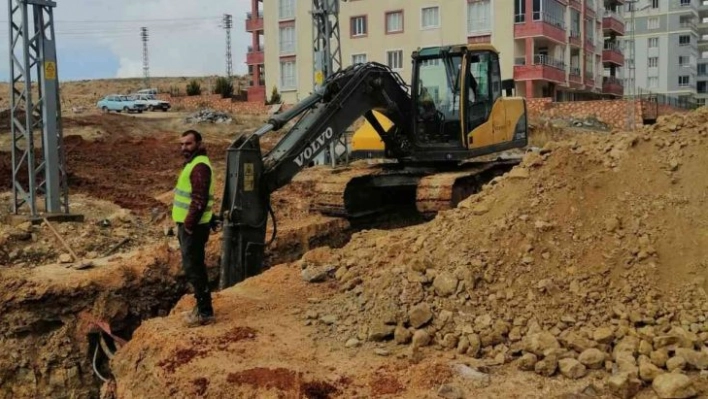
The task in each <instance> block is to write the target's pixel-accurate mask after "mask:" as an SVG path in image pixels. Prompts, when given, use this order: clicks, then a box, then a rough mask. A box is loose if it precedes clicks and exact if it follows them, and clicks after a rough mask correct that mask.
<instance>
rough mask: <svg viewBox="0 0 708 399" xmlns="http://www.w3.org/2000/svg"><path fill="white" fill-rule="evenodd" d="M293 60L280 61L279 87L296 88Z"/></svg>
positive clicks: (283, 88)
mask: <svg viewBox="0 0 708 399" xmlns="http://www.w3.org/2000/svg"><path fill="white" fill-rule="evenodd" d="M296 71H297V68H296V67H295V61H281V62H280V89H281V90H292V89H295V88H297V79H296Z"/></svg>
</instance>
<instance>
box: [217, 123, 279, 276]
mask: <svg viewBox="0 0 708 399" xmlns="http://www.w3.org/2000/svg"><path fill="white" fill-rule="evenodd" d="M262 174H263V157H262V155H261V150H260V144H259V136H258V135H255V134H254V135H250V136H249V137H245V136H241V137H239V138H238V139H237V140H236V141H235V142H234V143H232V145H231V146H230V147H229V149H228V152H227V156H226V179H225V186H224V195H223V197H222V204H221V210H222V214H221V217H222V219H223V243H222V246H223V247H222V257H221V278H220V283H219V286H220V288H221V289H224V288H228V287H231V286H233V285H234V284H237V283H239V282H241V281H243V280H245V279H246V278H248V277H252V276H255V275H257V274H260V273H261V272H262V268H263V257H264V252H265V235H266V226H267V221H268V209H269V202H270V193H268V192H266V191H265V190H264V187H263V184H262V179H261V176H262Z"/></svg>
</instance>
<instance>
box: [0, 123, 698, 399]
mask: <svg viewBox="0 0 708 399" xmlns="http://www.w3.org/2000/svg"><path fill="white" fill-rule="evenodd" d="M188 114H189V113H188V112H185V113H181V112H168V113H150V114H142V115H122V114H120V115H117V114H109V115H102V114H97V113H93V112H89V113H84V114H81V115H70V116H67V117H65V118H64V136H65V144H66V149H67V166H68V170H69V174H70V175H69V184H70V192H71V198H70V203H71V213H76V214H81V215H84V218H85V220H84V221H83V222H64V223H59V222H50V223H51V225H47V224H44V223H37V224H32V223H28V222H24V221H22V219H17V218H8V219H5V217H6V216H8V215H10V214H11V213H12V212H11V209H9V208H8V207H7V206H5V205H3V207H2V208H0V213H2V214H1V215H0V217H3V220H8V222H4V223H2V224H1V225H0V265H2V266H1V267H2V270H1V272H0V281H1V283H0V284H1V286H2V287H3V288H4V289H3V290H2V291H0V397H3V398H5V397H7V398H11V397H12V398H20V397H56V398H64V397H77V398H92V397H102V398H194V397H209V398H222V397H224V398H226V397H229V398H233V397H243V398H270V397H272V398H339V397H341V398H372V397H375V398H501V397H503V398H612V397H625V398H630V397H636V398H656V397H660V398H664V397H666V398H668V397H672V398H679V397H680V398H683V397H706V395H707V394H708V377H707V375H706V370H707V369H708V348H706V347H705V344H706V343H708V321H707V320H706V318H707V317H708V302H707V301H706V292H705V289H706V288H707V287H708V286H707V285H706V279H705V276H706V256H705V254H706V250H705V248H708V246H707V245H708V234H706V220H708V219H707V218H706V216H708V210H706V209H708V208H706V206H705V205H706V204H705V202H706V194H705V192H706V188H707V187H708V177H707V176H708V175H706V174H705V171H704V165H705V164H706V161H708V156H707V155H706V153H707V152H706V148H707V147H708V141H707V140H708V139H707V137H706V135H707V134H708V113H706V112H705V111H700V110H699V111H696V112H694V113H690V114H686V115H685V116H683V115H673V116H670V117H665V118H662V119H661V120H660V121H659V123H658V124H657V125H655V126H649V127H645V128H644V129H642V130H640V131H637V132H628V133H623V132H617V131H615V132H608V131H593V130H591V129H570V128H558V127H550V126H549V127H538V128H535V129H533V132H532V137H531V144H532V147H534V149H535V150H532V151H529V153H528V154H527V155H526V156H525V158H524V162H523V163H522V164H521V165H520V166H518V167H516V168H515V169H513V170H512V171H511V172H509V173H508V174H507V175H505V176H503V177H501V178H497V179H495V180H494V181H492V182H491V183H490V184H488V185H487V186H486V187H485V189H484V190H483V191H482V192H481V193H479V194H476V195H474V196H472V197H470V199H468V200H466V201H464V202H463V203H461V204H460V206H459V207H458V208H456V209H452V210H449V211H445V212H442V213H440V214H438V216H437V217H436V218H435V219H434V220H431V221H427V222H421V221H419V220H415V221H411V222H406V221H405V220H404V221H401V220H395V219H391V220H379V221H377V222H376V223H375V224H372V225H370V226H364V227H362V226H358V227H356V228H355V227H353V226H350V225H349V224H348V223H347V222H346V221H344V220H342V219H337V218H332V217H325V216H322V215H319V214H317V213H315V212H312V211H311V210H310V205H311V204H312V202H313V201H314V200H315V198H313V197H312V195H311V191H310V190H311V188H312V184H314V182H316V180H317V179H316V176H317V175H318V173H323V171H322V168H315V169H313V170H306V171H304V172H303V173H302V174H301V175H300V176H298V177H297V178H296V179H295V181H294V182H293V184H291V185H288V186H287V187H285V188H283V189H282V190H279V191H278V192H276V193H275V195H274V197H273V209H274V211H275V214H276V219H277V222H278V224H277V230H278V234H277V238H276V240H275V241H274V243H273V245H271V246H270V247H269V248H268V250H267V264H268V266H269V268H268V270H266V271H265V272H264V273H263V274H262V275H260V276H257V277H253V278H250V279H248V280H247V281H245V282H243V283H241V284H238V285H236V286H234V287H232V288H229V289H226V290H224V291H218V292H215V293H214V306H215V311H216V318H217V319H216V323H215V324H212V325H208V326H203V327H199V328H193V329H190V328H186V327H185V326H184V325H183V321H182V313H183V312H185V311H189V310H190V309H191V308H192V306H193V305H194V302H193V298H192V296H191V294H190V291H189V290H190V289H189V287H188V285H187V284H186V282H185V280H184V276H183V275H182V273H181V270H180V256H179V250H178V244H177V240H176V238H175V237H174V236H173V235H170V234H168V230H169V228H170V226H171V225H172V224H171V222H170V219H169V209H170V202H171V191H172V188H173V186H174V181H175V178H176V174H177V173H178V171H179V169H180V167H181V162H182V160H181V156H180V154H179V147H178V146H177V140H178V137H179V132H181V131H183V130H185V129H187V128H189V127H193V128H196V129H198V130H199V131H201V132H202V133H203V134H204V136H205V140H206V143H207V148H208V151H209V154H210V155H211V157H212V160H213V163H214V164H215V170H216V176H217V185H218V188H217V197H218V198H217V201H216V203H217V206H219V205H220V202H219V201H220V197H221V187H222V185H223V183H224V182H223V175H224V160H225V154H226V148H227V146H228V145H229V143H230V142H231V141H232V140H233V139H234V138H236V137H237V136H238V135H239V134H240V133H244V132H250V131H252V130H253V129H254V128H255V127H257V126H259V125H260V124H261V123H262V122H263V120H264V119H265V115H263V116H262V117H254V116H238V115H236V116H235V120H234V122H233V123H231V124H198V125H188V124H185V122H184V118H185V116H187V115H188ZM5 123H6V122H5V121H0V151H1V152H0V185H1V186H0V192H2V198H0V200H1V201H2V202H3V203H4V204H8V205H9V204H10V203H11V193H10V189H11V186H10V181H11V169H10V165H11V161H10V156H9V152H8V149H9V141H10V138H9V135H8V134H7V130H6V127H5V125H4V124H5ZM278 137H279V136H278V135H277V134H274V135H272V137H271V138H268V139H266V140H265V141H264V146H265V148H269V147H271V146H272V145H273V144H274V143H275V142H276V141H277V139H278ZM352 167H354V168H361V167H366V162H360V163H357V164H355V165H354V166H352ZM10 220H11V222H10ZM407 224H408V226H406V225H407ZM52 228H54V229H56V232H57V234H58V235H59V236H60V237H61V239H60V238H59V237H57V234H55V233H54V232H53V230H52ZM220 236H221V235H220V233H214V234H212V236H211V238H210V241H209V244H208V257H207V263H208V266H209V267H210V277H211V280H212V282H214V283H215V282H216V281H217V280H218V262H219V259H218V257H219V252H220V250H221V247H220ZM62 240H63V242H64V243H66V245H65V244H64V243H63V242H62ZM66 246H68V247H69V248H70V249H71V250H69V249H67V248H66ZM71 251H73V252H74V253H75V254H76V255H77V256H78V258H80V260H81V261H80V262H77V261H75V259H72V256H71V254H70V252H71ZM89 262H90V265H89V266H88V267H85V268H82V267H77V266H81V265H82V264H83V265H84V266H85V265H86V264H88V263H89ZM101 331H103V332H104V333H103V335H104V337H106V336H108V335H109V334H107V332H110V334H112V335H113V336H114V337H115V340H116V341H112V340H111V342H109V343H108V345H109V346H110V347H113V345H116V346H119V348H117V349H116V348H113V349H116V350H115V351H114V352H115V355H113V357H112V359H108V358H107V355H106V354H105V353H106V351H105V350H104V348H101V345H99V344H98V341H97V339H96V337H97V336H98V334H99V333H100V332H101ZM121 339H122V340H125V341H127V342H126V343H125V344H124V345H118V344H117V342H118V341H119V340H121ZM109 349H111V348H109ZM108 352H113V350H109V351H108ZM94 355H96V358H95V359H94ZM94 364H95V365H96V367H97V370H94V369H93V368H94ZM103 379H105V380H106V381H103Z"/></svg>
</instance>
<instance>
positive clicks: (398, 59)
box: [249, 0, 624, 103]
mask: <svg viewBox="0 0 708 399" xmlns="http://www.w3.org/2000/svg"><path fill="white" fill-rule="evenodd" d="M254 1H255V0H254ZM263 3H264V4H263V10H264V12H263V35H262V37H263V39H264V40H265V42H262V41H261V42H259V43H258V44H259V46H260V47H258V49H260V50H263V45H265V46H264V47H265V51H264V52H263V60H264V63H265V69H264V73H265V85H266V87H267V92H268V95H269V93H270V90H272V87H274V86H275V87H277V88H278V90H279V91H280V92H281V95H282V98H283V100H284V101H285V102H288V103H292V102H296V101H298V100H299V99H302V98H304V97H306V96H307V95H308V94H309V93H311V91H312V88H313V71H314V67H313V50H312V46H313V31H312V20H311V15H310V13H309V12H310V10H311V1H309V0H297V1H296V0H263ZM623 4H624V0H605V1H604V2H603V1H601V0H504V1H498V0H385V1H381V0H349V1H347V2H342V3H341V5H340V8H341V9H340V15H339V20H340V30H341V43H342V64H343V66H345V67H346V66H348V65H351V64H352V63H356V62H366V61H377V62H380V63H383V64H387V65H389V66H390V67H391V68H392V69H393V70H394V71H396V72H398V73H399V74H401V76H402V77H403V79H404V80H406V81H407V82H408V83H410V82H409V80H410V76H411V73H412V72H411V68H410V58H409V57H410V54H411V53H412V52H413V51H414V50H415V49H417V48H419V47H426V46H437V45H444V44H459V43H465V42H468V43H479V42H487V43H492V44H493V45H494V46H495V47H496V48H497V50H499V51H500V57H501V63H502V77H503V78H504V79H510V78H513V79H515V80H516V89H517V93H518V94H520V95H523V96H526V97H554V98H579V97H583V96H619V95H622V94H623V88H622V84H621V81H620V79H618V78H617V76H618V71H619V68H621V67H622V66H623V65H624V57H623V55H622V51H621V49H620V46H619V37H621V36H622V35H623V34H624V19H623V18H622V16H621V6H622V5H623ZM250 50H251V51H252V52H256V51H255V50H256V47H254V48H253V49H250ZM250 54H251V53H250V52H249V55H250ZM261 76H263V75H261Z"/></svg>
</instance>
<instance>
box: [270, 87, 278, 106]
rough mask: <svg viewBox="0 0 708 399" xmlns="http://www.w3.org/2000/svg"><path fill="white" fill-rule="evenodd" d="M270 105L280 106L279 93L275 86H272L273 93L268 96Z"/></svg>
mask: <svg viewBox="0 0 708 399" xmlns="http://www.w3.org/2000/svg"><path fill="white" fill-rule="evenodd" d="M270 104H280V93H278V88H277V87H276V86H275V85H273V91H272V92H271V94H270Z"/></svg>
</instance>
